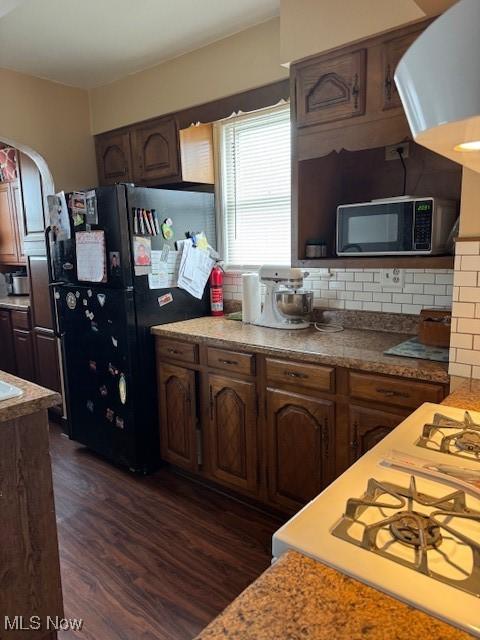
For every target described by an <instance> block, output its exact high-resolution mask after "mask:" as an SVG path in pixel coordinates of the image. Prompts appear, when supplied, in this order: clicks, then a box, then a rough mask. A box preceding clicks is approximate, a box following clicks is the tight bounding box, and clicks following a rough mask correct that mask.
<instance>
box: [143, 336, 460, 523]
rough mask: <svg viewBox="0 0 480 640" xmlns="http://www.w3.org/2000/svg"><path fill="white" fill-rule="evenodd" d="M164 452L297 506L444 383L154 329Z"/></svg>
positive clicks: (439, 392)
mask: <svg viewBox="0 0 480 640" xmlns="http://www.w3.org/2000/svg"><path fill="white" fill-rule="evenodd" d="M155 350H156V358H157V379H158V401H159V430H160V441H161V457H162V459H163V460H165V461H166V462H169V463H170V464H172V465H173V466H175V467H180V468H182V469H184V470H187V471H189V472H190V473H192V474H193V475H195V477H196V478H197V479H199V480H203V481H204V482H206V483H208V484H212V483H213V484H214V485H215V486H216V487H218V488H220V489H221V490H222V491H228V492H230V493H232V494H233V495H235V496H237V497H242V498H244V499H247V500H250V501H254V502H255V503H256V504H259V505H263V506H264V507H265V506H266V507H268V508H270V509H272V510H275V511H276V512H282V513H288V514H291V513H294V512H296V511H298V509H300V508H301V507H303V506H304V505H305V504H306V503H307V502H308V501H309V500H311V499H312V498H313V497H314V496H316V495H317V494H318V493H320V492H321V491H322V489H323V488H325V487H326V486H327V485H328V484H329V483H330V482H332V481H333V480H334V479H335V478H336V477H337V476H338V475H340V474H341V473H343V471H345V469H346V468H347V467H348V466H349V465H350V464H352V463H353V462H355V460H356V459H357V458H358V457H360V456H361V455H363V454H364V453H365V452H366V451H368V450H369V449H371V448H372V447H374V446H375V445H376V444H377V443H378V442H379V441H380V440H381V439H382V438H383V437H384V436H385V435H387V434H388V433H389V432H390V431H391V430H392V429H393V428H395V427H396V426H397V425H398V424H399V423H400V422H402V420H403V419H404V418H405V417H406V416H407V415H408V414H409V413H410V412H411V411H412V410H414V409H416V408H417V407H418V406H420V405H421V404H423V402H425V401H427V400H428V401H431V402H441V400H442V399H443V398H444V397H445V395H446V392H447V387H446V385H442V384H439V383H435V382H427V381H421V380H412V379H410V378H408V379H407V378H401V377H399V376H391V375H384V374H377V373H374V372H365V371H356V370H351V369H348V368H344V367H337V366H334V364H331V363H329V364H328V365H327V364H316V363H314V362H304V361H302V360H301V357H299V359H298V360H290V359H286V358H284V357H282V355H281V353H280V354H279V355H278V356H277V357H276V356H275V353H269V355H265V354H263V353H260V352H256V351H255V349H253V348H252V349H250V348H242V347H241V345H237V344H236V343H232V344H231V345H228V343H227V344H221V345H219V344H218V343H215V342H212V343H210V341H209V340H207V341H206V342H202V341H198V342H195V341H193V340H182V339H179V338H177V337H175V336H172V337H168V338H167V337H163V336H157V337H156V338H155Z"/></svg>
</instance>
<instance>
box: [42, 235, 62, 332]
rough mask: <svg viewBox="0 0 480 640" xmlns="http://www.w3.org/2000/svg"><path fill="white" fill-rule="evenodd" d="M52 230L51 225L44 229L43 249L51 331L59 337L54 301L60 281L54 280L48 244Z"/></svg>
mask: <svg viewBox="0 0 480 640" xmlns="http://www.w3.org/2000/svg"><path fill="white" fill-rule="evenodd" d="M51 232H52V227H51V226H48V227H46V229H45V250H46V253H47V269H48V298H49V301H50V310H51V314H52V324H53V333H54V334H55V337H56V338H61V337H62V335H63V333H62V332H61V330H60V325H59V321H58V313H57V304H56V302H55V287H56V285H58V284H61V283H60V282H55V273H54V270H53V264H52V251H51V245H50V234H51Z"/></svg>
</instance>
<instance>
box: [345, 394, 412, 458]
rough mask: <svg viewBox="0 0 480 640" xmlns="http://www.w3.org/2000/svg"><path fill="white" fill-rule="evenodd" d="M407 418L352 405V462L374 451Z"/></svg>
mask: <svg viewBox="0 0 480 640" xmlns="http://www.w3.org/2000/svg"><path fill="white" fill-rule="evenodd" d="M405 417H406V416H405V415H399V414H394V413H388V412H386V411H378V410H377V409H370V408H367V407H358V406H355V405H351V406H350V423H349V425H350V449H351V462H352V463H353V462H355V460H357V459H358V458H360V457H361V456H363V454H364V453H366V452H367V451H369V450H370V449H372V448H373V447H374V446H375V445H376V444H378V443H379V442H380V440H382V438H384V437H385V436H386V435H388V434H389V433H390V431H392V430H393V429H394V428H395V427H396V426H398V425H399V424H400V423H401V422H402V420H404V419H405Z"/></svg>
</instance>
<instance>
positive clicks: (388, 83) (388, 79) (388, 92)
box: [385, 65, 393, 102]
mask: <svg viewBox="0 0 480 640" xmlns="http://www.w3.org/2000/svg"><path fill="white" fill-rule="evenodd" d="M392 90H393V82H392V71H391V68H390V65H387V71H386V73H385V97H386V99H387V100H388V101H389V102H390V100H391V99H392Z"/></svg>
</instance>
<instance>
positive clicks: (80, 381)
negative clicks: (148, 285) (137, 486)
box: [56, 285, 158, 471]
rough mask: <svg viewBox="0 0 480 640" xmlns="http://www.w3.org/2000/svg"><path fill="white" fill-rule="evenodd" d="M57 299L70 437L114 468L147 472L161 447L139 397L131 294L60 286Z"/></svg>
mask: <svg viewBox="0 0 480 640" xmlns="http://www.w3.org/2000/svg"><path fill="white" fill-rule="evenodd" d="M56 298H57V308H58V311H59V318H60V328H61V331H62V333H63V348H64V355H65V363H66V385H67V388H68V418H69V422H70V437H71V438H72V439H73V440H76V441H77V442H80V443H82V444H85V445H86V446H88V447H89V448H91V449H92V450H93V451H95V452H97V453H99V454H101V455H103V456H105V457H106V458H108V459H109V460H111V461H113V462H115V463H118V464H121V465H126V466H128V467H129V468H130V469H132V470H135V471H147V470H149V468H150V467H151V466H152V460H151V459H150V457H152V458H153V457H154V456H155V454H156V452H157V451H158V445H157V444H156V440H155V429H154V425H153V424H152V421H151V420H148V419H146V418H148V415H147V414H146V407H145V406H144V405H143V404H142V401H141V396H139V394H138V391H139V389H138V379H137V375H136V373H137V372H138V370H139V367H140V366H141V363H139V362H138V349H137V336H136V322H135V308H134V300H133V292H132V291H123V290H115V289H108V288H107V287H99V286H97V287H93V286H92V287H89V286H70V285H62V286H59V287H57V288H56ZM150 384H154V382H153V381H150Z"/></svg>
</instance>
